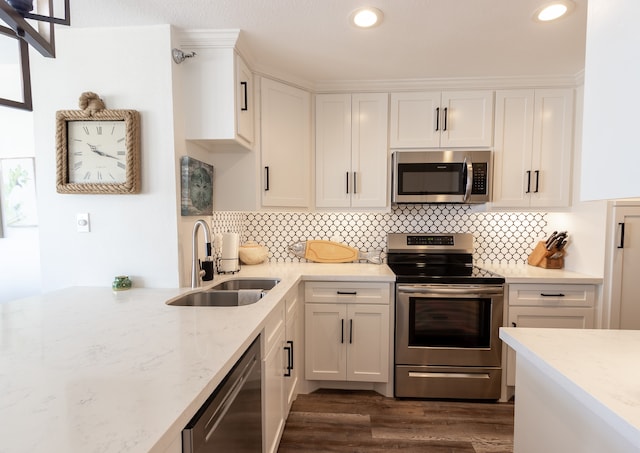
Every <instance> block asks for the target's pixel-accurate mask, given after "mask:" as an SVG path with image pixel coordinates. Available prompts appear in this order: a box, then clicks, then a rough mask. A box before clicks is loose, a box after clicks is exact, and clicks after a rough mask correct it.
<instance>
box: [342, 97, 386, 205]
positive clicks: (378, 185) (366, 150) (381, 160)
mask: <svg viewBox="0 0 640 453" xmlns="http://www.w3.org/2000/svg"><path fill="white" fill-rule="evenodd" d="M388 111H389V95H388V94H386V93H367V94H354V95H353V96H352V99H351V127H352V130H351V175H352V180H351V187H350V191H351V206H352V207H356V208H384V207H386V206H387V199H388V198H389V185H388V182H387V181H388V170H387V165H388V164H387V162H388V158H387V156H388V152H387V138H388V135H387V129H388V126H387V124H388V118H389V114H388Z"/></svg>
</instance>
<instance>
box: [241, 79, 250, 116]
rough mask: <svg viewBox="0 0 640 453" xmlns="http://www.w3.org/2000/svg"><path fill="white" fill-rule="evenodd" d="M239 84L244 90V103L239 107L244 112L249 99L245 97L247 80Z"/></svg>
mask: <svg viewBox="0 0 640 453" xmlns="http://www.w3.org/2000/svg"><path fill="white" fill-rule="evenodd" d="M240 85H242V89H243V91H244V105H243V106H242V107H241V108H240V110H242V111H243V112H246V111H247V110H249V101H248V99H247V82H240Z"/></svg>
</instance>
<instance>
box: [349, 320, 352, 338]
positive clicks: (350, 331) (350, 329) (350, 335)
mask: <svg viewBox="0 0 640 453" xmlns="http://www.w3.org/2000/svg"><path fill="white" fill-rule="evenodd" d="M351 343H353V319H350V320H349V344H351Z"/></svg>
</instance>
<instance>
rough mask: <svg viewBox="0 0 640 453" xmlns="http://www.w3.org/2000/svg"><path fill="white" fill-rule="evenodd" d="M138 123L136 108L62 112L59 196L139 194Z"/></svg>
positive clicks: (58, 130)
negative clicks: (73, 194)
mask: <svg viewBox="0 0 640 453" xmlns="http://www.w3.org/2000/svg"><path fill="white" fill-rule="evenodd" d="M139 122H140V120H139V115H138V112H137V111H135V110H108V109H100V110H60V111H58V112H57V113H56V149H57V153H56V158H57V162H56V163H57V165H56V172H57V179H56V190H57V191H58V193H85V194H130V193H137V192H139V190H140V175H139V173H140V131H139Z"/></svg>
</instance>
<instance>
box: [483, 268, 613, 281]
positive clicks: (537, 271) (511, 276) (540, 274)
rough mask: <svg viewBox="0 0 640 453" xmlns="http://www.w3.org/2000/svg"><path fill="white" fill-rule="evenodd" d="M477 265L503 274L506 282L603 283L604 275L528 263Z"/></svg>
mask: <svg viewBox="0 0 640 453" xmlns="http://www.w3.org/2000/svg"><path fill="white" fill-rule="evenodd" d="M476 265H477V266H479V267H482V268H483V269H487V270H489V271H491V272H495V273H496V274H499V275H502V276H503V277H504V278H505V281H506V283H547V284H549V283H554V284H585V285H589V284H593V285H600V284H602V281H603V279H602V277H597V276H593V275H586V274H581V273H579V272H572V271H568V270H565V269H544V268H541V267H536V266H530V265H528V264H501V263H483V262H478V263H476Z"/></svg>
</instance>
